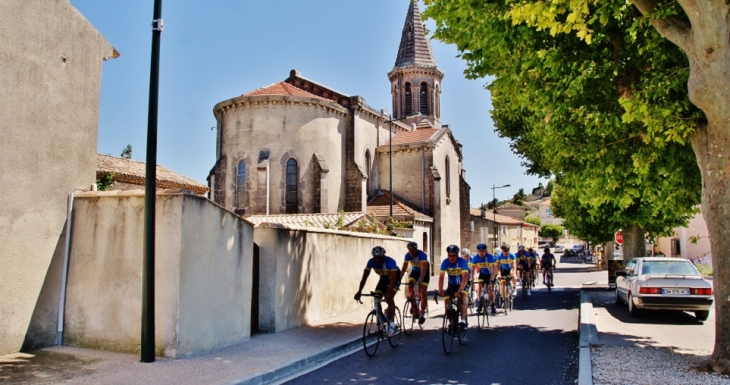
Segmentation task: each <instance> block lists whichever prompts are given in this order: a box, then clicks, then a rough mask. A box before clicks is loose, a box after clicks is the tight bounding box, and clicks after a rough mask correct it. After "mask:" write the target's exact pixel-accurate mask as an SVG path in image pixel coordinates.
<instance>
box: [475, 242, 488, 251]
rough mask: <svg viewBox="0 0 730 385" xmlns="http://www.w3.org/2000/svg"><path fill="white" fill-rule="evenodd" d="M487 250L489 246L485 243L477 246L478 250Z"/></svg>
mask: <svg viewBox="0 0 730 385" xmlns="http://www.w3.org/2000/svg"><path fill="white" fill-rule="evenodd" d="M486 249H487V245H485V244H483V243H480V244H478V245H477V250H486Z"/></svg>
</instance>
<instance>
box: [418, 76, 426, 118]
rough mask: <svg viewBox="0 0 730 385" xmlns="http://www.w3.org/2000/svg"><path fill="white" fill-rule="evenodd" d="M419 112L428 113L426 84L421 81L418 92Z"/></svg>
mask: <svg viewBox="0 0 730 385" xmlns="http://www.w3.org/2000/svg"><path fill="white" fill-rule="evenodd" d="M418 102H419V104H420V105H419V112H420V113H422V114H424V115H428V85H427V84H426V82H423V83H421V93H420V94H419V101H418Z"/></svg>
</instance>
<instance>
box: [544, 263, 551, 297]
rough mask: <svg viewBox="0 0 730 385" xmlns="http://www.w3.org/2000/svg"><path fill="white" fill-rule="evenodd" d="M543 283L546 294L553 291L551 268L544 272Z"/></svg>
mask: <svg viewBox="0 0 730 385" xmlns="http://www.w3.org/2000/svg"><path fill="white" fill-rule="evenodd" d="M545 283H546V285H547V289H548V293H550V292H552V291H553V268H552V266H551V267H550V268H548V269H547V272H545Z"/></svg>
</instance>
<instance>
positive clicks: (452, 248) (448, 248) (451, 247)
mask: <svg viewBox="0 0 730 385" xmlns="http://www.w3.org/2000/svg"><path fill="white" fill-rule="evenodd" d="M446 252H447V253H456V254H459V246H456V245H448V246H446Z"/></svg>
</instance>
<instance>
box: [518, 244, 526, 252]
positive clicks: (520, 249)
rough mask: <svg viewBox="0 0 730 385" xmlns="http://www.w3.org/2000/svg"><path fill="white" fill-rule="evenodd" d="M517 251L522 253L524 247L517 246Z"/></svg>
mask: <svg viewBox="0 0 730 385" xmlns="http://www.w3.org/2000/svg"><path fill="white" fill-rule="evenodd" d="M517 250H518V251H524V250H525V246H522V245H519V246H517Z"/></svg>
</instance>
